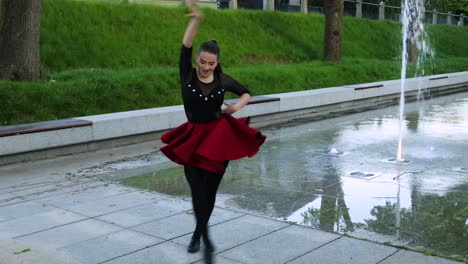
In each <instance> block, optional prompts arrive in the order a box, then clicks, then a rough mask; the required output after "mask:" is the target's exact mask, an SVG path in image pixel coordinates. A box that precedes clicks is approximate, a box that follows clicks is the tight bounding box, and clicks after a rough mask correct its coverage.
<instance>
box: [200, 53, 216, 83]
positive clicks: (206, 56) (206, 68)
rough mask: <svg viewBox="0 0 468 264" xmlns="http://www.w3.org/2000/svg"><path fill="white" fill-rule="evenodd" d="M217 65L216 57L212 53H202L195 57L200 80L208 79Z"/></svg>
mask: <svg viewBox="0 0 468 264" xmlns="http://www.w3.org/2000/svg"><path fill="white" fill-rule="evenodd" d="M217 65H218V56H217V55H216V54H213V53H209V52H206V51H202V52H201V53H200V55H199V56H198V57H197V70H198V74H199V75H200V77H202V78H207V77H210V76H211V75H212V74H213V71H214V69H215V68H216V66H217Z"/></svg>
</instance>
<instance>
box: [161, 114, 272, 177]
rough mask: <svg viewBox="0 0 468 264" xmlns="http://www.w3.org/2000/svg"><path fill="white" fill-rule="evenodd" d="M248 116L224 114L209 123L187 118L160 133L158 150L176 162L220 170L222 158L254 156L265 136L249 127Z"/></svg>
mask: <svg viewBox="0 0 468 264" xmlns="http://www.w3.org/2000/svg"><path fill="white" fill-rule="evenodd" d="M249 121H250V118H249V117H246V118H241V119H236V118H234V117H232V116H231V115H227V114H223V115H222V116H221V118H220V119H218V120H216V121H213V122H210V123H192V122H186V123H184V124H182V125H180V126H178V127H176V128H174V129H172V130H170V131H168V132H166V133H164V134H163V135H162V136H161V141H162V142H163V143H165V144H167V145H166V146H164V147H162V148H161V152H162V153H164V155H166V157H168V158H169V159H170V160H172V161H173V162H175V163H178V164H181V165H184V166H188V167H195V168H199V169H203V170H207V171H210V172H213V173H217V174H222V173H224V170H225V161H227V160H236V159H240V158H243V157H252V156H254V155H255V154H256V153H257V152H258V150H259V149H260V146H261V145H262V144H263V142H265V139H266V136H265V135H263V134H262V133H261V132H260V131H258V130H256V129H254V128H252V127H249V125H248V124H249Z"/></svg>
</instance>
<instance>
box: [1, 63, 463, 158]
mask: <svg viewBox="0 0 468 264" xmlns="http://www.w3.org/2000/svg"><path fill="white" fill-rule="evenodd" d="M400 86H401V82H400V80H394V81H383V82H375V83H366V84H359V85H348V86H342V87H332V88H324V89H315V90H307V91H300V92H292V93H280V94H270V95H268V97H277V98H279V99H280V100H278V101H273V102H265V103H259V104H252V105H247V106H246V107H244V108H243V109H242V110H241V111H239V112H237V113H235V115H234V116H236V117H242V116H251V117H252V126H254V127H257V128H259V127H265V126H269V125H274V124H278V123H284V122H288V121H291V120H296V119H304V118H315V119H319V118H326V117H328V116H330V115H333V114H335V113H350V112H355V111H363V110H366V109H373V108H377V107H383V106H388V105H392V104H396V103H398V102H399V98H400ZM405 90H406V93H405V97H406V98H407V100H408V101H410V100H415V98H416V97H417V94H418V91H419V90H422V91H423V93H424V94H425V95H427V94H430V95H431V96H437V95H444V94H449V93H457V92H463V91H468V72H459V73H451V74H443V75H436V76H426V77H419V78H410V79H407V80H406V84H405ZM76 119H80V120H88V121H91V122H93V125H92V126H87V127H78V128H70V129H61V130H53V131H47V132H39V133H32V134H23V135H13V136H7V137H0V146H1V148H0V165H1V164H7V163H14V162H19V161H26V160H33V159H43V158H50V157H53V156H58V155H66V154H72V153H79V152H86V151H95V150H98V149H102V148H111V147H116V146H121V145H127V144H134V143H137V142H143V141H153V142H151V144H155V147H158V146H160V143H159V140H158V139H159V136H160V135H161V134H162V133H163V132H164V131H167V130H168V129H171V128H174V127H176V126H178V125H180V124H182V123H183V122H185V121H186V118H185V114H184V110H183V106H182V105H178V106H170V107H160V108H153V109H144V110H137V111H129V112H120V113H112V114H104V115H95V116H85V117H77V118H76Z"/></svg>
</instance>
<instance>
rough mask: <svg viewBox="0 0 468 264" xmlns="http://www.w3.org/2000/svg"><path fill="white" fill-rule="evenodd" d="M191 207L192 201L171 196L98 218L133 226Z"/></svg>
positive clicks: (124, 225) (116, 223) (120, 224)
mask: <svg viewBox="0 0 468 264" xmlns="http://www.w3.org/2000/svg"><path fill="white" fill-rule="evenodd" d="M191 209H192V206H191V204H190V203H187V202H186V201H182V200H180V199H172V198H169V199H165V200H160V201H155V202H152V203H149V204H144V205H140V206H137V207H132V208H129V209H125V210H121V211H118V212H115V213H110V214H106V215H104V216H100V217H98V218H97V219H99V220H102V221H105V222H108V223H111V224H115V225H118V226H122V227H133V226H137V225H141V224H144V223H148V222H151V221H154V220H157V219H160V218H164V217H168V216H171V215H176V214H180V213H182V212H184V211H187V210H191Z"/></svg>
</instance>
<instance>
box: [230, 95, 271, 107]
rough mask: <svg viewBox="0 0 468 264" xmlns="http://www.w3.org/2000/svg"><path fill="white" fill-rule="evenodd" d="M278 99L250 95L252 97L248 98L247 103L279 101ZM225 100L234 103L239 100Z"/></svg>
mask: <svg viewBox="0 0 468 264" xmlns="http://www.w3.org/2000/svg"><path fill="white" fill-rule="evenodd" d="M279 100H280V99H279V98H278V97H271V96H252V98H250V101H249V103H248V105H252V104H261V103H269V102H276V101H279ZM225 101H226V102H228V103H229V104H235V103H236V102H237V101H239V99H229V100H225Z"/></svg>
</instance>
